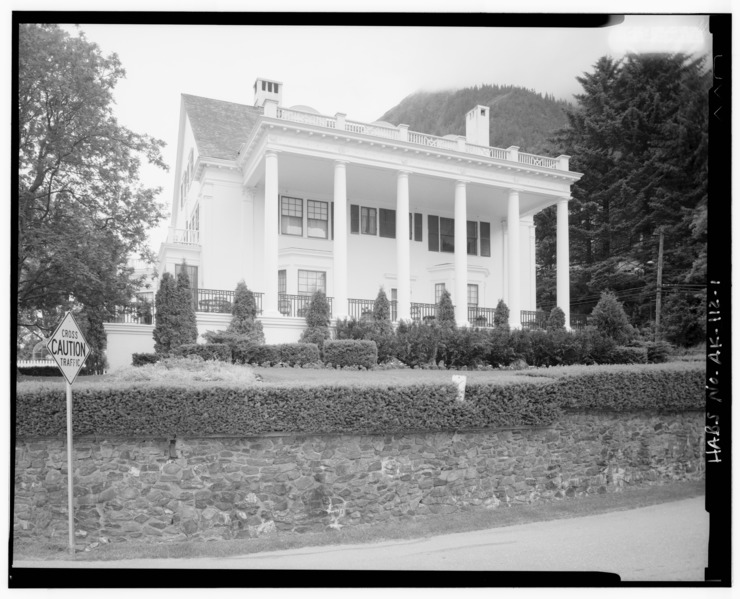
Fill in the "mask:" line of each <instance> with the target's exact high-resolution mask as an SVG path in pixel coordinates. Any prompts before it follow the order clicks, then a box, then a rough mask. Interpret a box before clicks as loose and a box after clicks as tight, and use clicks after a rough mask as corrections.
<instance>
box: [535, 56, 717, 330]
mask: <svg viewBox="0 0 740 599" xmlns="http://www.w3.org/2000/svg"><path fill="white" fill-rule="evenodd" d="M710 77H711V75H710V73H709V71H708V69H707V68H706V66H705V62H704V60H703V59H701V58H700V59H694V58H690V57H687V56H685V55H682V54H675V55H667V54H652V55H628V56H627V57H625V58H624V59H623V60H621V61H615V60H613V59H611V58H608V57H604V58H601V59H600V60H599V61H598V62H597V63H596V64H595V65H594V70H593V72H591V73H585V74H584V75H583V76H582V77H579V78H578V81H579V82H580V83H581V85H582V86H583V93H581V94H579V95H577V96H576V100H577V105H576V107H574V108H572V109H569V110H567V113H568V122H569V124H568V127H567V128H565V129H563V130H561V131H560V132H559V133H558V134H557V135H556V136H554V138H553V139H552V145H551V147H550V152H552V153H564V154H568V155H570V156H572V158H571V163H570V165H571V166H570V168H571V170H574V171H577V172H581V173H583V177H582V178H581V180H580V181H578V182H577V183H575V184H574V185H573V187H572V190H571V191H572V194H571V195H572V198H573V199H572V200H571V201H570V203H569V212H570V218H569V221H570V226H569V233H570V259H571V265H573V266H575V267H576V268H573V269H571V298H572V300H573V302H575V303H576V309H575V310H574V312H576V313H577V312H578V311H579V310H578V307H579V306H578V305H579V304H580V305H581V307H582V308H584V309H585V310H583V309H582V310H581V311H582V312H585V311H587V309H588V308H590V307H591V306H593V304H594V303H595V302H596V299H597V298H598V294H599V293H600V292H601V291H602V290H603V289H606V288H611V289H613V290H614V291H615V292H616V293H617V294H618V295H619V294H620V292H623V293H622V295H625V298H626V299H625V308H626V309H627V310H628V311H629V312H630V313H631V314H632V315H633V318H637V319H638V320H641V321H642V322H643V323H644V322H646V321H647V320H648V319H649V318H650V315H651V312H650V310H649V303H650V302H652V299H653V297H654V295H655V279H656V277H655V271H654V270H653V269H652V266H651V263H652V264H655V263H656V262H657V250H658V234H657V232H658V230H659V228H661V227H662V228H663V231H664V233H665V243H664V247H665V255H664V270H663V282H664V283H673V282H675V283H680V282H685V281H689V280H691V281H698V280H701V281H703V279H704V277H705V265H706V250H705V248H706V228H705V221H704V215H705V214H706V213H705V206H706V197H707V195H706V189H707V135H706V132H707V118H708V115H707V94H708V91H709V88H710V84H711V78H710ZM535 219H536V224H537V235H538V254H537V259H538V275H539V280H538V304H540V305H543V306H545V307H550V306H552V305H553V304H554V297H553V296H552V293H551V292H552V289H551V287H552V283H553V281H554V266H555V265H554V260H555V253H554V252H553V251H552V249H553V244H554V241H555V238H556V234H555V226H554V223H555V213H554V210H551V209H548V210H547V211H545V212H543V213H541V214H539V215H537V216H536V217H535ZM544 285H548V288H547V289H546V288H545V287H544ZM641 289H642V290H643V292H642V293H640V290H641ZM588 301H591V303H590V304H588Z"/></svg>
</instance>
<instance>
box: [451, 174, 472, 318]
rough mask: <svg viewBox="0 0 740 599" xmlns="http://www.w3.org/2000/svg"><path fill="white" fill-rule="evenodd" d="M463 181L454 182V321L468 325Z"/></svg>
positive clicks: (466, 222) (466, 213) (466, 235)
mask: <svg viewBox="0 0 740 599" xmlns="http://www.w3.org/2000/svg"><path fill="white" fill-rule="evenodd" d="M465 191H466V190H465V182H464V181H457V182H456V183H455V292H454V293H453V295H452V302H453V303H454V304H455V322H457V326H461V327H466V326H468V210H467V198H466V193H465Z"/></svg>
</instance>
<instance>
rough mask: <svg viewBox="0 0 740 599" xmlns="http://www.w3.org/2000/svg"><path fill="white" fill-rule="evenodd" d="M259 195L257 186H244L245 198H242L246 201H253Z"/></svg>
mask: <svg viewBox="0 0 740 599" xmlns="http://www.w3.org/2000/svg"><path fill="white" fill-rule="evenodd" d="M256 197H257V188H256V187H246V186H245V187H244V198H242V199H243V200H244V201H245V202H253V201H254V199H255V198H256Z"/></svg>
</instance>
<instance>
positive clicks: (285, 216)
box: [280, 196, 303, 236]
mask: <svg viewBox="0 0 740 599" xmlns="http://www.w3.org/2000/svg"><path fill="white" fill-rule="evenodd" d="M280 200H281V207H280V232H281V233H282V234H283V235H298V236H303V200H302V199H300V198H290V197H288V196H283V197H282V198H281V199H280Z"/></svg>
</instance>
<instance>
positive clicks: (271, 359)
mask: <svg viewBox="0 0 740 599" xmlns="http://www.w3.org/2000/svg"><path fill="white" fill-rule="evenodd" d="M232 359H233V360H234V362H235V363H237V364H260V365H269V366H274V365H275V364H288V365H289V366H304V365H306V364H316V363H317V362H320V361H321V356H320V353H319V348H318V346H317V345H316V344H315V343H305V342H303V343H281V344H275V345H254V344H253V343H249V342H244V341H242V342H240V343H238V344H237V345H236V347H235V348H234V350H233V351H232Z"/></svg>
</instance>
